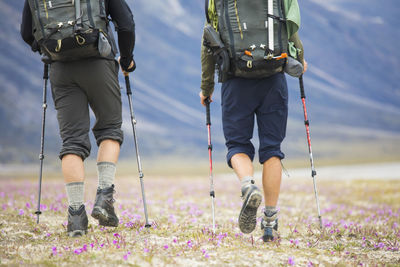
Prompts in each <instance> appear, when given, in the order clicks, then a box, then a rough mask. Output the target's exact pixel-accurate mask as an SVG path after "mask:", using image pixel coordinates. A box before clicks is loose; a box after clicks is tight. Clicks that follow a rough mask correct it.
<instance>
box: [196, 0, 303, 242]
mask: <svg viewBox="0 0 400 267" xmlns="http://www.w3.org/2000/svg"><path fill="white" fill-rule="evenodd" d="M207 1H208V0H206V4H208V6H206V17H207V22H206V25H205V28H204V34H203V38H202V48H201V63H202V80H201V92H200V102H201V104H203V105H204V103H205V100H206V99H207V98H208V99H209V100H211V101H212V99H211V97H212V94H213V91H214V72H215V65H216V64H217V66H218V71H219V81H220V82H222V88H221V105H222V124H223V131H224V136H225V140H226V147H227V149H228V153H227V163H228V165H229V167H231V168H233V170H234V171H235V173H236V174H237V176H238V178H239V180H240V181H241V185H242V188H241V191H242V198H243V206H242V209H241V212H240V215H239V219H238V222H239V228H240V230H241V231H242V232H243V233H251V232H252V231H253V230H254V229H255V227H256V223H257V220H256V219H257V209H258V207H259V205H260V204H261V199H262V194H261V191H260V190H259V188H258V187H257V186H256V185H255V184H254V171H253V164H252V161H253V158H254V154H255V151H254V146H253V144H252V143H251V141H250V140H251V138H252V137H253V128H254V120H255V118H256V119H257V125H258V135H259V141H260V146H259V151H258V152H259V161H260V163H261V164H262V165H263V173H262V181H263V189H264V201H265V209H264V216H263V220H262V223H261V228H262V229H264V233H263V240H264V241H265V242H267V241H271V240H273V238H274V231H276V230H277V228H278V225H277V224H278V219H277V208H276V206H277V202H278V197H279V192H280V185H281V176H282V166H281V159H283V158H284V157H285V155H284V154H283V152H282V151H281V143H282V141H283V139H284V138H285V134H286V123H287V116H288V89H287V83H286V78H285V74H284V73H283V72H287V73H289V74H290V75H292V76H296V77H299V76H300V75H301V74H302V73H303V72H304V71H306V69H307V64H306V62H305V61H304V57H303V46H302V44H301V41H300V39H299V38H298V34H297V30H298V28H299V26H300V13H299V7H298V3H297V1H296V0H268V1H265V0H254V1H248V2H246V1H245V2H242V3H236V1H234V0H226V1H222V0H209V1H208V3H207ZM285 14H286V15H287V16H286V15H285ZM227 61H229V62H227Z"/></svg>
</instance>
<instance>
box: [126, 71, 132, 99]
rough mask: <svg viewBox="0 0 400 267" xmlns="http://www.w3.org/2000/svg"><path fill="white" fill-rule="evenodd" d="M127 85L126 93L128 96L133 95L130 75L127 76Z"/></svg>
mask: <svg viewBox="0 0 400 267" xmlns="http://www.w3.org/2000/svg"><path fill="white" fill-rule="evenodd" d="M125 85H126V93H127V94H128V95H132V90H131V83H130V81H129V75H125Z"/></svg>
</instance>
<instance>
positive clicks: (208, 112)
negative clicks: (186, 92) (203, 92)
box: [204, 97, 211, 125]
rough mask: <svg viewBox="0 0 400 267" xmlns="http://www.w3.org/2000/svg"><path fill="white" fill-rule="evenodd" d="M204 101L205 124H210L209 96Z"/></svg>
mask: <svg viewBox="0 0 400 267" xmlns="http://www.w3.org/2000/svg"><path fill="white" fill-rule="evenodd" d="M204 103H205V104H206V114H207V116H206V118H207V120H206V125H211V116H210V103H211V101H210V97H207V98H206V99H205V100H204Z"/></svg>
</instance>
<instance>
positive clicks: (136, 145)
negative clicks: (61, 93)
mask: <svg viewBox="0 0 400 267" xmlns="http://www.w3.org/2000/svg"><path fill="white" fill-rule="evenodd" d="M124 76H125V85H126V94H127V95H128V101H129V110H130V113H131V123H132V129H133V139H134V141H135V148H136V161H137V166H138V171H139V179H140V187H141V189H142V199H143V208H144V216H145V218H146V224H145V227H146V228H149V227H151V224H149V219H148V216H147V204H146V196H145V193H144V184H143V177H144V174H143V171H142V163H141V161H140V155H139V147H138V142H137V137H136V119H135V115H134V114H133V105H132V90H131V83H130V81H129V74H128V73H126V72H124Z"/></svg>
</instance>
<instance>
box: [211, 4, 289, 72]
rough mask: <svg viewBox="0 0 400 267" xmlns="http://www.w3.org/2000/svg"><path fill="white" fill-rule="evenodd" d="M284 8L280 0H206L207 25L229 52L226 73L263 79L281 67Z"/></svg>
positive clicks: (284, 41)
mask: <svg viewBox="0 0 400 267" xmlns="http://www.w3.org/2000/svg"><path fill="white" fill-rule="evenodd" d="M284 10H285V9H284V6H283V0H251V1H249V0H206V17H207V21H208V23H209V24H210V25H211V26H209V27H213V28H214V29H215V31H216V32H218V34H219V37H220V38H221V41H222V42H223V44H224V45H225V49H226V50H227V51H228V54H229V58H230V64H229V65H230V67H229V73H228V76H234V77H244V78H263V77H268V76H271V75H273V74H275V73H278V72H281V71H282V70H283V69H284V67H285V64H286V62H287V52H288V51H287V50H288V37H287V29H286V20H285V14H284ZM206 42H207V40H206ZM220 75H221V73H220ZM222 80H225V79H222Z"/></svg>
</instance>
